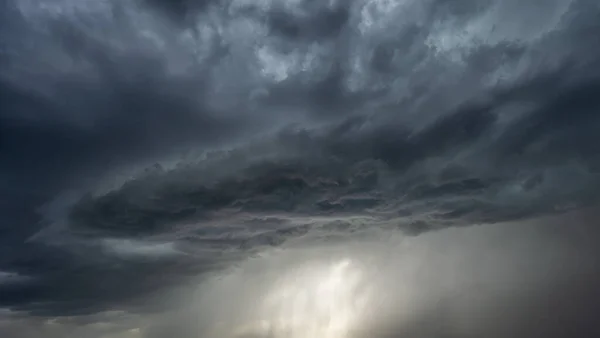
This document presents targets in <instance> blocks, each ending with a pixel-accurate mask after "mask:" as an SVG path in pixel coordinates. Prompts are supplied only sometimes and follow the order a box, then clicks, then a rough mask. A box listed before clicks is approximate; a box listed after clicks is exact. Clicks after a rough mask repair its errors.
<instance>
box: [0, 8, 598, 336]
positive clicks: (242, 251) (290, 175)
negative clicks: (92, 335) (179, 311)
mask: <svg viewBox="0 0 600 338" xmlns="http://www.w3.org/2000/svg"><path fill="white" fill-rule="evenodd" d="M598 14H600V9H599V8H598V6H597V4H596V3H595V1H591V0H589V1H587V0H572V1H558V0H556V1H554V0H553V1H547V3H546V2H545V4H544V5H543V6H542V5H534V4H523V3H522V2H518V1H487V2H485V3H484V2H481V1H466V0H461V1H452V2H448V1H437V0H428V1H377V0H373V1H359V0H356V1H267V0H265V1H241V0H238V1H228V2H220V1H197V2H192V1H169V2H167V1H156V0H152V1H150V0H148V1H101V2H90V1H78V2H75V1H67V0H60V1H55V2H54V3H53V5H50V4H48V5H41V4H38V3H36V2H33V1H25V0H7V1H2V2H0V66H2V67H0V68H1V70H0V153H1V154H2V156H0V178H1V179H2V180H0V191H1V192H0V211H2V213H5V214H6V217H4V218H5V220H6V222H4V221H3V220H0V222H2V223H6V224H9V226H4V225H2V226H0V256H1V258H0V294H2V295H6V296H2V297H0V307H5V308H8V309H10V310H12V311H19V312H20V313H25V314H30V315H35V316H39V317H41V318H46V317H54V316H71V315H84V314H85V315H91V316H93V315H95V314H98V313H103V312H105V311H109V310H126V311H129V312H131V313H133V314H135V313H148V312H153V311H160V310H163V309H164V308H165V307H166V305H165V304H164V303H163V302H162V300H164V295H165V292H167V291H169V290H172V289H174V288H180V287H181V288H185V287H186V286H187V285H188V283H189V282H190V278H192V277H194V278H196V277H197V276H204V275H205V274H207V273H209V272H210V273H213V272H216V271H221V270H222V269H224V268H227V267H229V266H231V265H232V264H237V263H238V262H240V261H244V260H245V259H247V258H248V257H250V256H252V255H254V254H256V253H260V252H262V251H264V250H267V249H271V248H279V247H285V248H287V247H288V246H295V245H297V246H308V245H317V244H318V245H321V244H322V245H325V244H323V243H345V242H349V241H356V240H363V239H367V238H369V239H372V238H373V237H377V236H383V237H388V236H391V235H390V234H397V233H401V234H405V235H410V236H417V237H419V236H423V235H426V234H430V233H432V232H433V230H440V231H444V230H446V231H447V230H448V229H451V228H454V227H457V228H458V227H460V228H461V229H462V228H467V227H469V226H474V225H482V224H491V223H494V224H496V223H506V222H516V221H527V220H532V219H537V218H540V217H548V216H550V215H556V214H561V213H564V212H565V211H572V212H573V211H574V212H575V213H578V212H579V211H580V210H583V208H588V207H594V206H595V205H596V204H597V203H598V197H599V196H598V192H599V191H600V157H599V156H598V154H600V139H599V136H598V130H600V115H599V114H598V113H599V110H600V95H599V93H600V74H599V73H598V72H599V69H600V67H599V66H600V63H599V62H598V60H600V58H599V57H600V49H599V48H598V46H600V43H598V42H599V41H598V36H600V35H598V34H595V33H594V32H596V31H597V30H598V29H600V27H599V22H600V21H598V20H597V15H598ZM40 55H44V57H40ZM123 173H124V174H123ZM4 192H6V193H4ZM582 223H586V224H588V223H592V222H589V221H586V222H582ZM498 226H502V224H499V225H498ZM511 229H512V230H510V231H511V233H513V232H514V234H515V237H516V238H518V237H519V236H518V231H519V230H518V229H516V228H515V227H512V228H511ZM532 241H533V242H535V241H534V240H532ZM157 276H160V278H158V277H157ZM15 323H17V322H15ZM0 324H2V323H0ZM17 324H18V323H17ZM17 324H15V325H17ZM36 325H37V324H36ZM40 325H42V324H40ZM44 325H45V324H44ZM128 330H129V329H128ZM57 332H58V331H57ZM128 332H129V331H128ZM132 332H133V333H132ZM132 332H130V334H138V333H139V332H137V331H135V332H134V331H132Z"/></svg>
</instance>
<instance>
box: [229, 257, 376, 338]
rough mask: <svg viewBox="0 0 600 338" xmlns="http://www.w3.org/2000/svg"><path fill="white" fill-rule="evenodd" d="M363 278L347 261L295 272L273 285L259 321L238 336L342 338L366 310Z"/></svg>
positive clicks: (263, 304)
mask: <svg viewBox="0 0 600 338" xmlns="http://www.w3.org/2000/svg"><path fill="white" fill-rule="evenodd" d="M363 281H364V279H363V274H362V273H361V271H360V270H359V269H358V267H356V266H355V265H354V264H353V263H352V262H351V261H350V260H343V261H338V262H335V263H333V264H327V265H325V266H318V267H314V266H312V267H309V268H304V269H299V270H296V271H294V273H290V274H288V275H286V276H284V277H283V278H282V279H281V280H279V281H277V282H276V284H275V286H274V288H273V289H272V290H271V291H270V292H268V293H267V295H266V297H265V298H264V301H263V303H262V304H260V305H259V309H260V310H259V311H260V313H261V316H262V318H261V319H259V320H258V321H257V322H255V323H253V324H252V325H249V326H247V327H244V328H241V329H240V330H239V331H238V332H237V333H238V335H241V336H244V335H248V334H250V335H252V336H254V335H257V336H268V337H281V338H283V337H285V338H309V337H319V338H345V337H348V336H349V334H350V333H351V332H352V331H353V330H354V329H355V327H356V324H357V321H358V319H359V318H360V317H361V313H362V311H364V309H365V307H366V302H367V299H368V292H367V291H368V290H366V289H364V287H363V285H362V284H363Z"/></svg>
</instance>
